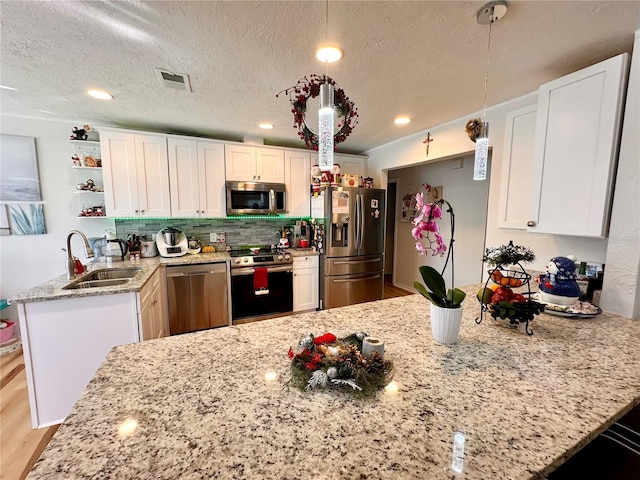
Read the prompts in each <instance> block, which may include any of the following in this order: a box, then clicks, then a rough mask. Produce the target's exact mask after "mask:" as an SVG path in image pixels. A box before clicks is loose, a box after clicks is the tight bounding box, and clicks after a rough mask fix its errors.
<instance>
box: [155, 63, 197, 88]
mask: <svg viewBox="0 0 640 480" xmlns="http://www.w3.org/2000/svg"><path fill="white" fill-rule="evenodd" d="M155 71H156V75H157V76H158V80H160V83H161V84H162V85H163V86H165V87H167V88H175V89H176V90H186V91H187V92H190V91H191V84H190V83H189V75H187V74H186V73H176V72H170V71H169V70H163V69H162V68H156V69H155Z"/></svg>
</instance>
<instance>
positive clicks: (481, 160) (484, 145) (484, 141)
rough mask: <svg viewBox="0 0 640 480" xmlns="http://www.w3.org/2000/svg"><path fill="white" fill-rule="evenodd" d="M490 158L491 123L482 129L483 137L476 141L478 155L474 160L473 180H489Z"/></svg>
mask: <svg viewBox="0 0 640 480" xmlns="http://www.w3.org/2000/svg"><path fill="white" fill-rule="evenodd" d="M488 157H489V123H488V122H487V123H485V124H484V126H483V128H482V136H480V137H478V138H477V139H476V154H475V157H474V160H473V179H474V180H485V179H486V178H487V159H488Z"/></svg>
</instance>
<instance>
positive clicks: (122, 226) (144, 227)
mask: <svg viewBox="0 0 640 480" xmlns="http://www.w3.org/2000/svg"><path fill="white" fill-rule="evenodd" d="M296 220H298V219H297V218H268V219H255V218H251V219H246V220H245V219H218V218H215V219H202V220H199V219H197V218H185V219H179V218H166V219H149V220H116V222H115V223H116V233H117V235H118V238H122V239H126V238H127V235H129V234H137V235H145V236H146V239H147V240H152V239H153V240H155V238H156V235H157V233H158V232H159V231H160V230H161V229H163V228H166V227H174V228H179V229H180V230H182V231H183V232H184V233H185V234H186V235H187V238H191V237H195V238H197V239H198V240H200V243H201V244H202V245H209V244H211V243H212V242H210V241H209V234H210V233H211V232H214V233H224V234H225V237H226V244H227V245H230V246H233V247H235V246H238V245H271V244H275V243H277V242H278V239H279V238H280V234H279V233H278V232H280V231H281V229H282V227H291V230H293V226H294V225H295V223H296Z"/></svg>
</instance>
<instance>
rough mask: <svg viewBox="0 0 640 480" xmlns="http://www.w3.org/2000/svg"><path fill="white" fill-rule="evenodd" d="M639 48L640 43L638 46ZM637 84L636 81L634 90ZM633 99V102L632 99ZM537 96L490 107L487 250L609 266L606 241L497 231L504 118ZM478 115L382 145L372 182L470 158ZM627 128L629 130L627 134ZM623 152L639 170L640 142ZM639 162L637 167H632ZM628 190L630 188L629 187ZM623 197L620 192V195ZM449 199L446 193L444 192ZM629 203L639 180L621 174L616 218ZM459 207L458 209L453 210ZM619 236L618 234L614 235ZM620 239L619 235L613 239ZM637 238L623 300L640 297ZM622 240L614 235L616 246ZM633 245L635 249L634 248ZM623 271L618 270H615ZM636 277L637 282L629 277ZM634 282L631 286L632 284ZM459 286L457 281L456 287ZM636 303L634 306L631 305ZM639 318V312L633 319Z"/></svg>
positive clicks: (634, 105) (374, 158)
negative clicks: (472, 122)
mask: <svg viewBox="0 0 640 480" xmlns="http://www.w3.org/2000/svg"><path fill="white" fill-rule="evenodd" d="M636 43H637V42H636ZM638 83H639V82H638V81H637V79H636V86H637V84H638ZM634 98H635V100H634ZM536 101H537V96H536V94H535V93H532V94H529V95H526V96H523V97H520V98H516V99H514V100H511V101H509V102H505V103H503V104H500V105H497V106H495V107H493V108H490V109H489V110H488V111H487V120H488V121H489V123H490V134H489V137H490V145H491V147H492V149H493V153H492V167H491V175H490V179H489V180H490V191H489V203H488V215H487V232H486V245H487V246H492V245H500V244H506V243H508V242H509V240H513V241H514V243H515V244H519V245H525V246H527V247H529V248H531V249H532V250H533V251H534V253H535V254H536V260H535V261H534V262H532V263H531V264H530V265H529V267H530V268H532V269H535V270H544V267H545V265H546V264H547V262H548V260H549V259H550V258H552V257H554V256H559V255H562V256H566V255H569V254H572V255H575V256H576V257H577V259H578V260H579V261H590V262H596V263H607V239H593V238H583V237H572V236H562V235H548V234H539V233H529V232H527V231H526V230H515V229H504V228H498V226H497V222H498V213H499V208H498V205H499V200H500V187H501V186H500V177H501V170H502V163H503V162H502V158H503V150H504V147H503V145H504V133H505V117H506V114H507V113H508V112H510V111H512V110H516V109H518V108H522V107H524V106H527V105H532V104H535V103H536ZM639 103H640V102H638V99H637V94H636V96H635V97H634V96H633V95H632V96H631V97H630V98H629V99H628V101H627V106H626V110H627V115H629V111H630V110H632V111H635V112H636V123H635V126H634V123H633V121H632V123H631V128H628V130H631V131H632V132H635V133H633V135H634V136H635V141H636V142H637V132H638V130H639V129H638V124H637V110H638V105H639ZM478 116H480V113H478V112H471V113H469V115H467V116H465V117H462V118H459V119H457V120H454V121H452V122H449V123H446V124H442V125H438V126H435V127H433V128H430V129H428V130H425V131H423V132H419V133H417V134H414V135H410V136H407V137H405V138H403V139H400V140H397V141H395V142H392V143H389V144H387V145H383V146H381V147H378V148H375V149H372V150H370V151H368V152H366V154H367V155H368V156H369V158H368V163H367V174H368V175H369V176H371V177H373V178H374V181H375V182H376V184H377V185H381V186H382V188H384V185H386V181H387V178H388V171H389V170H392V169H396V168H398V167H403V166H411V165H419V164H423V163H425V162H433V161H436V160H439V159H443V158H451V157H454V156H458V155H461V154H465V153H468V152H469V151H470V150H471V149H472V148H473V146H474V145H473V143H472V142H471V141H470V140H469V139H468V137H467V135H466V133H465V131H464V126H465V124H466V122H467V120H469V119H470V118H473V117H478ZM626 129H627V127H626V126H625V130H626ZM427 131H428V132H430V133H431V136H432V137H433V139H434V141H433V142H432V143H431V144H430V148H429V157H428V160H427V158H426V156H425V149H424V144H423V143H422V141H423V140H424V138H425V137H426V135H427ZM630 136H631V135H627V136H626V137H625V138H623V144H625V143H630V141H631V139H630V138H628V137H630ZM621 151H630V153H628V157H632V158H622V157H621V162H625V164H626V163H627V162H630V163H632V164H634V165H635V168H636V171H637V163H638V147H637V143H636V144H635V145H634V144H633V143H630V147H627V146H625V145H623V146H622V148H621ZM634 162H635V163H634ZM625 185H626V186H625ZM619 192H622V193H619ZM445 198H446V193H445ZM629 202H635V203H634V205H636V206H637V205H638V202H639V198H638V176H637V175H635V177H634V176H624V177H622V176H621V175H618V180H617V185H616V193H615V199H614V213H613V215H614V216H615V215H616V214H617V215H623V216H626V215H627V213H626V212H627V210H626V208H625V206H624V205H625V204H628V203H629ZM454 208H455V205H454ZM614 233H615V232H614ZM615 236H617V235H615ZM637 238H638V237H637V233H636V236H635V238H633V237H632V238H630V239H624V240H622V241H621V246H620V248H621V249H622V250H623V251H624V252H628V253H630V255H631V257H633V258H635V259H636V260H635V263H632V266H631V267H630V268H627V270H631V271H630V273H629V274H628V275H626V286H625V289H624V290H622V291H620V292H619V295H620V296H625V297H626V296H628V297H631V298H635V297H637V296H638V293H637V292H636V289H637V282H638V280H637V275H638V274H637V271H638V266H637V265H638V260H637V257H638V249H639V246H638V243H637ZM613 240H615V241H620V240H619V239H615V237H613V236H612V241H613ZM634 241H635V244H634V243H633V242H634ZM616 254H617V255H620V254H621V251H620V250H617V252H616ZM418 257H419V255H417V254H416V253H415V251H413V250H407V249H397V253H396V258H397V262H398V265H403V268H414V269H417V267H418V265H419V260H420V259H419V258H418ZM617 268H620V267H617ZM616 270H617V269H616V266H615V265H609V264H607V268H606V275H605V279H606V278H607V276H612V277H615V276H617V275H618V273H619V272H617V271H616ZM634 273H635V280H634V279H632V278H630V277H632V276H633V275H634ZM629 282H631V283H629ZM456 283H457V282H456ZM631 303H633V302H631ZM607 310H608V311H611V312H614V313H620V314H622V315H625V316H632V312H631V311H630V310H628V309H625V310H620V309H619V307H618V306H617V305H610V304H608V305H607ZM635 315H636V316H637V313H636V314H635Z"/></svg>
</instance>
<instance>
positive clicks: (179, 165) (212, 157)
mask: <svg viewBox="0 0 640 480" xmlns="http://www.w3.org/2000/svg"><path fill="white" fill-rule="evenodd" d="M167 146H168V149H169V185H170V188H171V215H172V217H224V216H225V215H226V211H225V187H224V182H225V173H224V171H225V160H224V144H223V143H219V142H214V141H207V140H191V139H186V138H173V137H169V138H168V141H167Z"/></svg>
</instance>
